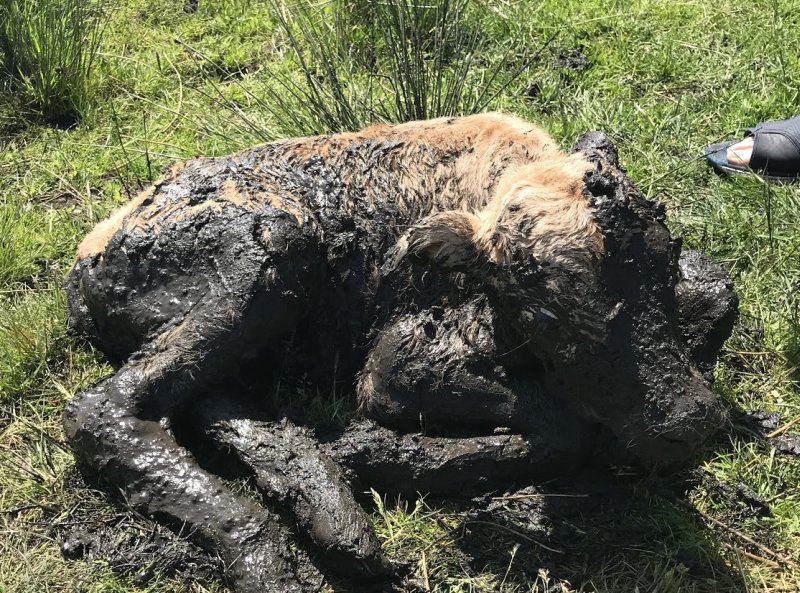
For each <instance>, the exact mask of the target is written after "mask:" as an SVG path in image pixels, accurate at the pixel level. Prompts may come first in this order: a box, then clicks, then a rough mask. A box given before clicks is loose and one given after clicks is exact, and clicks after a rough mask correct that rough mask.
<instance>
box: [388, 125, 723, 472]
mask: <svg viewBox="0 0 800 593" xmlns="http://www.w3.org/2000/svg"><path fill="white" fill-rule="evenodd" d="M596 139H597V138H596ZM596 144H597V143H595V144H594V145H590V146H589V147H588V149H587V150H586V151H585V152H579V153H576V154H573V155H571V156H565V155H564V156H560V157H555V158H553V159H552V160H549V161H544V162H538V163H534V164H531V165H526V166H525V167H521V168H518V169H516V170H514V171H509V172H508V173H507V174H506V175H505V176H504V178H503V180H502V181H501V183H500V184H499V186H498V190H497V194H496V197H495V199H493V200H492V201H491V202H490V203H489V204H488V206H487V207H486V209H485V210H483V211H482V212H479V213H476V214H472V213H466V212H443V213H439V214H435V215H433V216H431V217H429V218H428V219H426V220H424V221H423V222H422V223H421V224H420V225H418V226H417V227H415V228H414V229H412V230H411V231H410V232H409V233H408V234H407V235H406V236H405V237H403V238H402V239H401V240H400V242H399V244H398V248H397V253H398V256H405V255H409V256H411V257H413V258H416V259H418V260H419V259H422V260H429V261H433V262H435V263H436V264H438V265H439V266H442V267H445V268H450V269H453V270H460V271H463V272H466V273H467V275H468V276H469V277H470V278H471V279H472V280H473V281H474V282H479V283H481V284H482V285H483V286H485V289H486V290H487V292H488V293H489V294H490V296H491V297H492V298H493V299H494V302H495V309H496V311H497V314H498V317H499V321H500V324H501V325H502V326H503V327H504V334H506V335H508V336H510V337H511V340H513V341H514V342H516V343H515V344H511V346H513V347H517V348H520V349H525V351H526V352H527V356H530V358H531V364H534V365H537V366H538V367H540V368H541V369H542V371H543V377H544V380H545V382H546V383H547V385H548V387H549V389H550V390H551V392H553V393H554V395H556V397H561V396H563V397H564V398H565V400H568V401H569V402H571V404H572V405H573V406H575V407H576V408H577V409H578V410H579V411H580V412H581V413H583V414H584V415H586V416H588V417H590V418H592V419H594V420H596V421H598V422H600V423H601V424H603V425H605V426H607V427H609V428H610V429H611V430H612V431H613V432H614V433H615V434H616V435H617V437H618V439H619V440H620V441H621V442H622V443H623V444H624V445H625V446H627V447H629V448H630V449H631V450H632V451H633V452H635V453H636V454H637V455H638V456H639V457H641V458H643V459H645V460H647V461H651V462H665V463H671V462H675V461H679V460H681V459H683V458H685V457H686V456H687V455H689V454H690V453H691V451H692V450H694V449H695V448H696V446H697V445H699V444H700V443H701V442H702V441H703V440H704V439H705V438H706V437H707V436H709V434H710V433H712V432H713V431H714V430H716V428H718V427H719V425H720V424H721V422H722V419H723V411H722V406H721V402H720V401H719V399H718V397H717V396H716V395H715V394H714V393H713V392H712V391H711V390H710V389H709V388H708V386H707V384H706V382H705V380H704V379H703V377H702V375H701V374H700V372H699V371H698V370H697V368H696V366H695V364H694V363H693V362H692V361H691V360H690V358H689V354H688V348H687V346H686V345H685V344H683V343H682V341H681V339H680V337H679V336H680V331H679V327H678V311H677V306H676V301H675V285H676V283H677V280H678V258H679V254H680V241H679V239H677V238H675V237H672V236H671V235H670V233H669V231H668V230H667V228H666V226H665V225H664V213H663V209H662V208H660V207H659V206H658V205H656V204H654V203H651V202H649V201H647V200H645V199H644V198H643V197H642V196H641V194H640V193H639V192H638V191H637V190H636V188H635V187H634V186H633V185H632V183H631V182H630V181H629V180H628V179H627V177H625V176H624V175H623V174H622V173H621V171H620V170H619V169H618V167H617V163H616V155H615V154H614V152H613V146H612V147H610V148H608V149H606V150H601V149H599V148H598V146H596ZM600 144H601V145H602V143H600ZM600 148H602V146H601V147H600Z"/></svg>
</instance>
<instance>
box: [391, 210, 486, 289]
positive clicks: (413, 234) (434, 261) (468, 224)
mask: <svg viewBox="0 0 800 593" xmlns="http://www.w3.org/2000/svg"><path fill="white" fill-rule="evenodd" d="M479 228H480V220H479V219H478V217H477V216H475V215H474V214H470V213H468V212H459V211H456V210H447V211H445V212H439V213H437V214H432V215H430V216H428V217H426V218H423V219H422V220H421V221H420V222H418V223H417V224H415V225H414V226H412V227H411V228H410V229H409V230H408V231H406V232H405V233H404V234H403V236H402V237H400V239H399V240H398V241H397V243H396V244H395V246H394V247H392V249H391V250H390V251H389V253H388V254H387V257H386V260H385V262H384V264H383V268H382V271H383V273H384V274H386V273H389V272H391V271H393V270H395V269H397V267H398V266H399V265H400V264H401V263H402V262H403V261H404V260H406V259H407V260H409V261H410V262H412V263H416V264H430V265H435V266H437V267H440V268H443V269H446V270H453V271H466V270H469V269H470V267H471V266H473V265H475V264H476V263H477V262H478V259H479V258H480V250H479V249H478V245H477V243H476V236H477V233H478V230H479Z"/></svg>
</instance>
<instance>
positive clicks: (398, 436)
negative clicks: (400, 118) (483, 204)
mask: <svg viewBox="0 0 800 593" xmlns="http://www.w3.org/2000/svg"><path fill="white" fill-rule="evenodd" d="M451 124H452V121H448V122H445V123H440V124H437V125H441V126H447V125H451ZM389 130H391V129H389ZM386 134H389V135H390V137H387V138H377V139H376V138H373V137H368V136H367V137H359V136H356V137H354V138H351V137H349V136H348V137H347V138H351V139H350V140H347V141H344V140H342V139H341V138H340V137H336V136H332V137H319V138H312V139H306V140H296V141H289V142H286V143H276V144H270V145H265V146H262V147H258V148H254V149H251V150H248V151H244V152H242V153H240V154H238V155H232V156H230V157H222V158H219V159H197V160H195V161H190V162H189V163H186V164H184V165H182V166H181V167H178V168H176V169H175V170H174V171H173V172H172V173H170V175H168V176H167V178H165V179H164V180H162V181H161V182H159V183H158V184H157V185H156V186H154V187H153V188H151V189H150V190H148V192H149V193H146V194H145V195H144V199H143V201H142V202H141V203H139V204H138V206H136V209H135V210H134V211H133V212H132V213H131V214H130V216H129V218H128V219H126V220H127V222H126V224H127V225H128V226H125V227H124V229H122V230H119V231H117V232H116V233H114V234H113V236H111V237H110V239H109V240H108V243H107V245H105V247H104V248H103V250H102V252H101V253H90V254H88V255H86V256H85V257H83V258H81V259H80V260H79V261H78V262H77V263H76V265H75V267H74V269H73V271H72V273H71V274H70V276H69V279H68V285H67V291H68V296H69V303H70V308H71V311H70V317H71V321H72V323H73V326H74V327H75V328H77V329H78V330H80V331H82V332H83V333H85V334H87V335H89V336H90V338H91V339H92V340H93V341H94V343H95V344H96V345H98V346H99V347H100V348H101V349H102V350H103V351H104V352H105V353H106V354H107V355H108V356H109V357H111V358H112V359H114V360H116V361H117V362H118V363H119V364H120V365H121V366H120V367H119V369H118V370H117V372H116V373H115V374H114V375H113V376H112V377H110V378H108V379H107V380H105V381H103V382H101V383H99V384H97V385H95V386H93V387H91V388H89V389H87V390H86V391H84V392H83V393H81V394H80V395H79V396H77V397H76V398H75V399H74V400H73V401H72V402H70V404H69V405H68V406H67V409H66V412H65V415H64V424H65V432H66V435H67V437H68V439H69V442H70V444H71V446H72V447H73V449H74V450H75V452H76V454H77V456H78V459H79V463H80V466H81V468H82V469H83V470H84V472H85V474H86V475H87V476H93V477H94V479H96V480H98V483H100V484H101V485H102V487H103V488H104V489H106V490H108V491H109V492H112V493H115V494H118V495H122V497H123V498H124V500H125V501H126V503H127V504H128V505H129V506H130V507H131V508H133V509H134V510H135V511H137V512H140V513H142V514H144V515H147V516H150V517H153V518H155V519H157V520H158V521H159V522H160V523H162V524H164V525H167V526H170V527H171V528H172V529H173V530H175V531H176V532H179V533H182V534H186V535H187V536H188V537H189V538H190V539H191V540H192V541H194V542H195V543H196V544H197V545H199V546H201V547H203V548H204V549H206V550H208V551H209V552H210V553H212V554H215V555H219V557H220V558H221V559H222V561H223V562H224V564H225V566H226V574H225V576H226V578H227V579H228V580H229V581H230V582H231V583H232V585H233V586H234V588H235V590H236V591H237V593H261V592H263V591H286V592H290V593H291V592H298V593H306V592H310V591H316V590H318V589H319V588H320V586H321V585H322V583H323V580H324V578H323V571H325V572H339V573H348V576H357V577H359V576H360V577H364V578H372V577H375V576H377V575H382V574H383V573H386V572H390V571H391V568H392V567H391V566H390V565H389V564H388V563H387V562H386V561H385V559H384V558H383V557H382V555H381V552H380V547H379V545H378V542H377V540H376V537H375V535H374V533H373V532H372V529H371V526H370V524H369V519H368V516H367V515H366V513H365V512H364V510H363V509H362V508H361V507H360V506H359V504H358V501H357V500H356V498H355V496H354V495H353V484H354V483H356V482H358V483H360V484H362V485H363V486H366V487H375V488H380V489H382V490H385V491H390V492H400V493H406V494H413V493H416V492H430V493H436V494H438V495H441V496H452V497H462V498H463V497H464V496H465V495H468V494H469V495H471V494H475V493H480V492H485V491H487V490H491V489H498V488H502V487H503V486H504V485H506V484H508V483H510V482H514V481H517V480H523V479H525V480H533V479H539V480H541V479H545V478H547V477H550V476H555V475H563V474H571V473H573V472H575V471H576V470H577V468H579V467H580V466H582V465H587V464H591V463H592V461H593V460H594V459H595V457H594V455H595V454H596V453H597V451H596V449H597V448H598V447H599V448H601V449H603V451H604V452H605V453H607V452H609V451H613V450H614V447H606V446H605V445H604V444H603V443H604V439H606V440H610V441H613V442H614V444H615V445H616V447H617V449H618V450H625V451H624V452H625V454H626V455H629V454H630V453H633V454H635V455H636V456H638V457H639V458H641V459H643V460H645V461H646V462H650V463H651V464H653V463H654V464H659V463H672V462H675V463H682V462H685V461H686V459H687V458H689V457H690V456H691V455H692V454H693V453H694V452H695V451H696V449H697V447H698V446H699V445H700V444H701V443H702V442H703V441H704V440H705V439H706V438H707V437H708V436H709V435H710V434H712V433H713V432H714V431H715V430H716V428H717V427H718V426H719V425H720V423H721V422H722V419H723V410H722V406H721V403H720V401H719V398H718V397H717V396H716V395H715V394H713V393H712V392H711V391H710V389H709V386H708V384H707V382H706V381H705V380H704V379H703V377H702V376H701V374H700V372H699V370H698V366H700V368H708V367H709V366H710V365H711V364H712V363H713V361H714V360H715V357H716V355H717V353H718V350H719V348H720V347H721V346H722V341H723V340H724V338H725V337H726V335H727V333H728V332H729V331H730V330H729V325H730V323H732V321H731V318H732V316H734V315H735V303H736V301H735V296H734V295H733V293H732V289H731V286H730V283H729V281H728V280H727V276H726V275H725V274H724V271H723V270H722V269H721V268H719V267H718V266H714V265H713V264H711V263H710V262H708V261H707V260H705V259H703V258H700V257H699V256H697V257H696V256H692V255H691V254H689V255H687V256H686V257H684V258H683V260H679V255H680V241H679V240H678V239H677V238H675V237H673V236H672V235H671V234H670V233H669V231H668V230H667V228H666V227H665V226H664V218H665V216H664V210H663V207H662V206H660V205H659V204H654V203H652V202H648V201H647V200H645V199H644V198H643V197H642V195H641V194H640V193H639V192H638V190H636V188H635V187H634V186H633V184H632V183H631V181H630V180H629V179H628V178H627V177H626V176H625V175H624V172H623V171H622V170H621V169H620V168H619V163H618V159H617V155H616V149H615V147H614V146H613V143H611V142H610V140H609V139H608V138H607V137H606V136H604V135H602V134H599V133H593V134H589V135H586V136H585V137H583V138H582V139H581V140H579V142H578V145H577V148H576V150H581V151H582V152H583V153H584V154H585V156H586V157H587V159H588V160H589V161H590V162H591V163H592V165H593V167H592V169H591V170H590V171H589V172H588V173H587V175H586V177H585V179H584V184H585V192H586V193H585V197H586V198H587V199H588V200H589V203H590V206H591V214H592V216H593V217H594V218H595V221H594V222H595V223H596V224H597V227H598V228H599V229H600V231H601V233H602V242H603V244H604V247H603V248H604V249H605V253H603V254H602V257H599V256H598V257H596V258H595V259H596V261H594V263H592V264H586V265H584V264H583V263H580V265H579V264H576V263H574V262H576V261H577V262H584V260H583V259H580V258H578V259H575V260H573V259H570V254H563V253H560V252H558V253H551V254H544V256H543V257H542V258H541V259H542V261H532V259H531V256H530V251H531V250H530V249H527V248H526V245H528V243H527V241H528V240H532V238H531V237H529V236H528V235H526V234H524V232H528V231H525V229H530V228H533V226H535V225H534V221H531V220H527V221H526V220H522V221H521V223H520V224H519V225H518V228H517V227H515V228H513V229H510V228H506V227H503V226H502V225H499V224H498V227H497V230H496V236H495V237H493V238H492V241H494V242H496V243H498V244H500V243H503V242H504V241H507V242H509V243H510V244H511V247H509V249H508V261H507V262H505V261H502V263H498V262H500V261H501V260H498V262H494V261H492V260H490V259H489V258H488V256H486V255H485V254H484V255H480V254H479V251H478V247H477V241H476V239H475V237H474V230H472V231H471V232H472V233H473V234H472V235H470V234H468V233H467V232H466V231H464V229H472V227H471V224H472V223H471V222H470V221H469V219H467V222H466V223H464V219H465V216H466V215H465V212H464V210H463V208H464V203H463V202H458V201H457V200H458V199H461V198H460V195H461V194H462V193H464V192H472V198H471V200H472V202H469V203H470V204H472V207H476V205H479V204H480V201H479V200H481V199H488V198H487V197H486V196H484V195H483V194H484V193H485V194H486V195H487V196H488V195H491V191H492V189H493V188H494V187H495V186H496V185H497V184H498V180H499V179H500V177H501V175H502V174H503V172H504V171H505V170H506V169H507V168H508V167H509V166H510V165H511V164H513V163H519V162H520V161H522V162H525V160H524V159H526V158H528V159H529V158H530V155H529V154H528V153H527V152H526V151H527V148H526V147H525V146H523V145H522V144H521V143H510V144H508V145H503V146H502V147H500V145H499V144H498V154H492V155H490V156H489V157H487V158H488V159H490V161H491V162H489V163H485V165H486V168H487V170H488V171H489V172H490V173H487V178H486V180H485V186H482V187H480V188H477V189H476V188H474V187H470V186H469V185H468V184H467V181H468V180H469V179H471V177H465V176H464V174H463V172H461V173H460V171H462V169H463V167H462V169H459V167H458V166H457V162H458V159H459V158H462V157H465V155H466V156H469V155H470V154H472V152H473V151H474V150H475V148H476V147H475V146H473V145H472V144H471V143H472V142H474V139H473V137H472V136H469V135H465V136H464V138H460V137H459V138H457V139H456V140H457V142H455V143H454V144H453V145H449V146H445V147H444V148H442V147H431V146H429V145H428V144H427V143H426V142H425V141H423V140H420V138H421V137H422V138H423V139H424V136H420V135H419V134H417V135H416V136H409V137H408V138H405V137H403V138H400V139H398V138H396V137H394V136H391V134H392V132H391V131H389V132H386ZM491 159H494V160H491ZM398 163H399V164H398ZM459 175H460V177H458V176H459ZM454 177H458V178H457V179H454ZM410 187H413V191H412V190H410V189H409V188H410ZM448 192H450V193H448ZM451 194H452V195H451ZM442 196H444V197H442ZM448 196H449V197H448ZM437 200H440V201H439V202H437ZM434 203H436V204H437V207H439V208H442V209H453V210H448V213H449V214H448V216H449V218H447V217H445V218H444V220H449V221H451V222H450V224H451V226H449V227H448V226H445V227H444V228H443V227H442V224H441V223H440V222H439V221H440V220H441V219H442V218H441V217H439V215H440V214H443V213H442V212H434V213H433V214H431V212H432V211H434V210H435V209H434ZM503 208H505V206H503ZM509 209H510V208H509ZM429 215H430V216H429ZM502 215H503V213H502V212H501V213H500V214H498V217H502ZM512 218H513V217H512ZM498 219H499V218H498ZM453 221H461V225H460V226H458V225H457V224H456V223H455V222H453ZM437 225H438V226H437ZM526 225H527V226H526ZM409 227H411V230H410V231H408V232H407V233H406V232H405V231H406V230H407V229H408V228H409ZM531 232H532V231H531ZM404 233H405V234H404ZM426 233H428V234H427V235H426ZM503 233H506V234H507V236H501V235H502V234H503ZM401 235H402V236H403V240H407V244H408V245H413V246H415V247H418V246H419V245H418V244H417V243H415V241H416V239H414V240H411V239H408V237H413V238H416V237H418V236H421V237H422V238H423V239H424V240H423V241H422V242H421V243H420V244H422V245H425V246H426V249H418V250H417V251H414V250H413V249H411V247H408V249H407V250H406V251H410V252H411V255H410V256H409V257H408V258H405V259H403V258H400V259H401V261H397V262H395V261H394V260H395V258H394V257H393V256H392V254H397V253H402V252H403V250H402V249H395V247H396V246H397V245H398V244H402V241H401V240H399V238H400V237H401ZM442 237H444V239H442ZM447 241H452V242H453V244H452V245H451V244H447ZM556 244H559V243H558V242H556ZM448 250H450V251H448ZM445 252H447V253H453V254H456V255H457V257H455V256H454V257H453V258H449V259H448V258H440V259H439V260H438V262H439V263H438V264H437V263H435V261H434V260H435V259H436V257H439V256H441V255H442V254H443V253H445ZM464 254H466V256H465V257H464V258H461V256H462V255H464ZM565 261H566V262H567V263H564V262H565ZM387 262H388V263H389V264H391V265H387ZM301 380H302V381H307V382H308V383H309V384H310V385H313V386H314V388H315V389H318V390H319V391H320V392H326V393H327V392H330V390H331V387H333V390H334V391H336V392H337V393H339V394H341V393H344V394H346V396H347V397H350V396H351V394H352V393H353V391H357V392H358V396H359V398H360V402H361V412H362V415H363V416H367V417H369V418H371V419H372V420H374V421H370V420H363V419H359V420H355V421H353V422H351V423H350V424H349V425H348V426H347V427H346V428H344V429H343V430H339V431H323V430H317V431H316V432H315V431H314V427H303V426H302V425H300V424H299V423H297V422H290V421H288V420H282V421H276V420H275V419H276V418H280V415H279V414H276V413H275V412H276V410H275V408H276V407H278V406H276V405H274V404H275V402H273V401H272V397H271V394H272V393H275V392H276V391H277V390H278V387H279V386H280V385H282V384H284V383H288V384H291V383H292V382H293V381H301ZM237 381H238V382H242V383H245V385H244V389H243V390H241V391H245V392H247V393H248V395H249V396H252V395H253V394H260V395H261V396H262V397H261V400H260V401H259V402H257V403H258V404H260V406H261V407H260V408H259V410H258V412H257V413H252V414H251V413H250V412H248V411H247V408H242V407H239V402H237V399H239V397H238V395H237V392H236V390H235V389H231V388H230V384H232V383H236V382H237ZM220 386H223V387H224V388H220ZM209 393H211V394H213V397H214V398H215V399H214V400H213V401H211V400H209V401H206V400H204V399H203V398H204V397H208V394H209ZM265 394H270V395H265ZM243 410H244V411H243ZM375 421H376V422H377V423H376V422H375ZM189 423H191V424H192V428H191V431H192V433H193V435H194V436H193V438H183V436H184V435H185V434H186V432H187V431H185V428H186V427H185V426H183V425H185V424H189ZM173 428H174V429H173ZM204 447H205V448H213V449H214V450H216V451H219V452H222V453H223V454H225V455H227V456H228V457H229V458H230V459H232V460H235V463H233V465H235V466H236V467H237V468H245V469H246V471H247V472H248V473H249V474H250V475H251V476H252V477H253V480H254V482H255V484H256V486H257V487H258V489H259V490H260V492H261V493H262V494H263V495H264V499H265V500H264V502H265V503H266V504H260V503H259V502H256V501H254V500H252V499H250V498H248V497H245V496H242V495H239V494H236V493H235V492H234V491H232V490H231V489H230V488H229V485H228V484H227V483H226V482H225V481H223V480H222V479H220V477H219V475H218V474H217V473H215V472H214V471H211V467H212V466H211V465H209V464H206V463H199V462H198V460H200V461H201V462H202V461H203V449H204ZM487 512H491V513H494V512H495V510H494V509H493V508H490V509H488V511H487ZM542 512H543V513H544V511H542ZM82 538H83V536H82V535H81V534H74V535H73V536H68V537H66V538H65V540H64V541H65V548H64V550H65V553H66V554H68V555H73V556H77V555H80V554H81V553H86V550H87V549H89V548H91V545H89V543H87V542H85V541H83V539H82Z"/></svg>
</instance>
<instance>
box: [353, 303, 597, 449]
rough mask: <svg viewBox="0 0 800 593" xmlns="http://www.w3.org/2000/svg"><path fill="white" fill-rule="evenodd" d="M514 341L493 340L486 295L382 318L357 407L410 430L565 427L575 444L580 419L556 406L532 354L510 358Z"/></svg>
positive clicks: (580, 436) (546, 430)
mask: <svg viewBox="0 0 800 593" xmlns="http://www.w3.org/2000/svg"><path fill="white" fill-rule="evenodd" d="M518 352H524V350H523V349H521V348H515V347H514V346H499V345H498V340H497V336H496V335H495V329H494V323H493V313H492V308H491V306H490V305H489V303H488V301H487V300H486V299H485V298H484V297H477V298H476V299H474V300H472V301H470V302H468V303H465V304H463V305H461V306H459V307H454V308H449V307H431V308H429V309H426V310H423V311H421V312H419V313H417V314H413V315H412V314H408V315H403V316H401V317H399V318H398V319H396V320H395V321H394V323H392V324H390V325H389V326H387V327H386V328H385V329H384V331H383V332H382V333H381V336H380V337H379V338H378V340H377V342H376V344H375V346H374V347H373V349H372V351H371V352H370V355H369V358H368V361H367V364H366V366H365V369H364V371H363V372H362V375H361V377H360V380H359V385H358V395H359V400H360V406H361V411H362V413H363V414H364V415H365V416H366V417H368V418H371V419H373V420H375V421H377V422H378V423H380V424H383V425H385V426H390V427H395V428H400V429H403V430H408V431H416V430H420V429H423V430H425V431H426V432H442V431H444V432H452V433H454V434H458V432H459V430H460V429H461V430H462V432H463V429H465V428H466V429H469V430H472V431H476V430H477V431H478V432H482V433H484V434H486V432H487V431H491V430H492V429H495V428H511V429H513V430H514V431H516V432H520V433H522V434H531V433H534V434H542V435H551V434H552V435H553V438H554V439H556V440H560V439H561V438H563V437H561V436H560V435H567V436H568V438H570V439H571V440H572V442H574V443H575V446H576V449H579V448H580V445H581V444H582V442H583V440H584V437H585V434H584V433H585V428H586V427H585V425H584V424H583V422H582V421H580V420H578V418H577V416H576V415H574V414H573V413H571V412H570V411H569V410H568V409H565V408H564V407H562V408H561V409H558V408H557V407H556V406H555V402H554V401H553V400H552V398H551V396H550V395H548V394H547V393H545V392H544V390H543V389H542V388H541V386H540V385H539V383H538V382H537V380H536V369H534V368H532V367H531V366H530V362H527V363H523V364H521V365H520V364H516V363H515V361H514V356H515V353H518Z"/></svg>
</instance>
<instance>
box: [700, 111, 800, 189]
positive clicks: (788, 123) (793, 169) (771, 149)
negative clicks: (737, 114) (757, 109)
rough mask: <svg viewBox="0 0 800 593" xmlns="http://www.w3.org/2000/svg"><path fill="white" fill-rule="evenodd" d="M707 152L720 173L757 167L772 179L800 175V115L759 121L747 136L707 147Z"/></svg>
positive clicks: (709, 159) (732, 172) (750, 169)
mask: <svg viewBox="0 0 800 593" xmlns="http://www.w3.org/2000/svg"><path fill="white" fill-rule="evenodd" d="M704 152H705V156H706V159H707V160H708V162H709V164H710V165H711V166H712V167H714V169H715V170H716V171H717V172H718V173H722V174H726V175H727V174H734V173H748V172H752V171H757V172H759V174H760V175H761V176H762V177H763V178H765V179H769V180H771V181H795V180H797V179H798V178H800V116H797V117H793V118H791V119H786V120H780V121H771V122H764V123H760V124H758V125H757V126H756V127H754V128H750V129H748V130H747V132H746V133H745V138H744V139H743V140H728V141H727V142H719V143H717V144H712V145H711V146H708V147H706V149H705V151H704Z"/></svg>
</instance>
